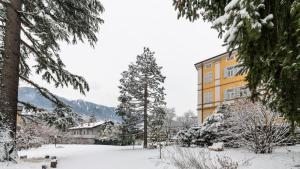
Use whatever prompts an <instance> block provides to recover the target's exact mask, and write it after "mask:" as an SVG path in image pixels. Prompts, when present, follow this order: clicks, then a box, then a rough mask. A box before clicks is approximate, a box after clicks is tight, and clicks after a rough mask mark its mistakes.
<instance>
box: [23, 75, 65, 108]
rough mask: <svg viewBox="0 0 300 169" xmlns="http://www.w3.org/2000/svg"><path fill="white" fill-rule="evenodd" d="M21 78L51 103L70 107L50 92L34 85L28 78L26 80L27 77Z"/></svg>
mask: <svg viewBox="0 0 300 169" xmlns="http://www.w3.org/2000/svg"><path fill="white" fill-rule="evenodd" d="M19 77H20V78H21V79H22V80H23V81H25V82H27V83H28V84H30V85H32V86H33V87H35V88H36V89H37V90H38V91H39V93H40V94H41V95H42V96H44V97H45V98H46V99H48V100H49V101H51V102H52V103H54V104H55V105H57V106H58V107H68V106H67V105H66V104H65V103H63V102H62V101H60V100H59V99H58V98H57V97H56V96H55V95H54V94H52V93H51V92H50V91H48V89H46V88H43V87H41V86H39V85H38V84H36V83H34V82H33V81H31V80H29V79H28V78H26V77H24V76H22V75H19Z"/></svg>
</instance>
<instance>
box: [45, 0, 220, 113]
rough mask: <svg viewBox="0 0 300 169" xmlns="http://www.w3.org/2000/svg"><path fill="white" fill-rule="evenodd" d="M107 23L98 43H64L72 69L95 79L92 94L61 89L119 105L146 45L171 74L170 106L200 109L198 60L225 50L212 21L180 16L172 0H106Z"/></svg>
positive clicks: (70, 94)
mask: <svg viewBox="0 0 300 169" xmlns="http://www.w3.org/2000/svg"><path fill="white" fill-rule="evenodd" d="M101 2H102V3H103V5H104V7H105V12H104V14H103V15H102V18H103V19H104V20H105V23H104V24H103V25H102V26H101V30H100V32H99V34H98V38H99V42H98V43H97V45H96V46H95V48H94V49H93V48H91V47H89V46H88V45H85V44H78V45H76V46H67V45H65V44H62V47H61V49H62V51H61V57H62V59H63V61H64V63H65V64H66V66H67V69H68V70H70V71H71V72H73V73H76V74H79V75H82V76H84V77H85V78H86V80H87V81H88V82H89V84H90V88H91V90H90V92H89V93H88V94H87V95H86V96H82V95H80V94H79V93H78V92H77V91H73V90H71V89H55V88H54V87H52V86H50V85H47V84H45V83H42V82H40V84H44V85H45V86H46V87H47V88H48V89H50V90H51V91H53V92H54V93H55V94H57V95H60V96H63V97H66V98H68V99H73V100H75V99H83V100H87V101H91V102H94V103H97V104H101V105H106V106H116V105H117V104H118V101H117V97H118V95H119V91H118V84H119V79H120V78H121V75H120V74H121V72H122V71H124V70H126V69H127V66H128V64H130V63H131V62H134V61H135V58H136V55H137V54H141V53H142V51H143V47H144V46H147V47H150V49H151V50H153V51H155V52H156V54H155V57H156V58H157V62H158V64H159V65H161V66H163V73H164V75H165V76H166V77H167V79H166V82H165V88H166V94H167V96H166V101H167V106H168V107H174V108H175V109H176V113H177V114H179V115H181V114H183V113H184V112H186V111H188V110H193V111H194V112H196V104H197V103H196V102H197V71H196V69H195V67H194V64H195V63H196V62H199V61H201V60H203V59H206V58H209V57H212V56H215V55H217V54H220V53H222V52H224V51H225V48H223V47H222V40H220V39H218V38H217V35H218V34H217V32H216V31H215V30H213V29H211V28H210V26H211V24H210V23H204V22H203V21H201V20H199V21H197V22H195V23H190V22H189V21H187V20H184V19H180V20H177V15H176V12H175V10H174V7H173V6H172V0H128V1H124V0H101Z"/></svg>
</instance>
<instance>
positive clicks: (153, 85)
mask: <svg viewBox="0 0 300 169" xmlns="http://www.w3.org/2000/svg"><path fill="white" fill-rule="evenodd" d="M161 69H162V67H160V66H158V65H157V63H156V59H155V57H154V52H151V51H150V49H149V48H144V52H143V53H142V54H141V55H138V56H137V60H136V62H135V63H131V64H130V65H129V67H128V70H127V71H124V72H123V73H122V78H121V79H120V86H119V89H120V93H121V96H120V97H119V101H120V105H119V106H118V109H117V110H118V111H117V112H118V114H119V115H120V116H121V117H122V119H123V125H125V126H127V127H128V129H129V130H130V131H127V132H129V133H130V134H131V133H132V131H135V128H137V127H138V125H140V127H142V125H141V123H144V126H143V127H144V131H143V133H144V147H145V148H146V147H147V139H148V126H149V123H148V120H149V118H150V117H151V116H152V115H154V116H155V118H154V119H152V120H161V119H156V118H158V114H159V113H160V112H161V111H158V110H160V109H159V108H160V107H161V106H163V105H165V102H164V99H165V93H164V87H163V86H162V84H163V83H164V80H165V77H164V76H163V75H162V73H161ZM149 113H150V117H149ZM154 116H153V117H154ZM153 122H154V121H153ZM128 129H127V130H128ZM131 135H132V134H131Z"/></svg>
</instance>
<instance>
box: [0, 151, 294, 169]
mask: <svg viewBox="0 0 300 169" xmlns="http://www.w3.org/2000/svg"><path fill="white" fill-rule="evenodd" d="M190 149H191V150H193V151H198V150H200V148H190ZM173 150H174V149H173V148H172V147H168V148H167V149H165V150H164V152H165V153H164V155H165V156H164V160H160V159H159V158H158V157H159V151H158V150H145V149H142V148H141V147H139V146H138V147H136V149H135V150H132V147H131V146H128V147H117V146H102V145H59V146H58V147H57V148H55V147H54V145H45V146H43V147H41V148H37V149H31V150H27V151H21V152H19V154H20V155H27V156H28V158H35V159H34V160H30V161H26V162H25V161H21V162H20V163H19V164H9V165H7V164H3V163H2V164H1V163H0V169H41V166H42V164H44V163H45V164H49V162H43V161H41V160H40V159H39V158H43V157H44V156H45V155H50V156H57V158H58V169H174V167H172V166H171V165H169V164H168V160H167V159H168V157H167V154H169V153H170V152H172V151H173ZM167 152H168V153H167ZM224 155H225V156H228V157H230V158H232V160H234V161H236V162H239V163H243V162H245V161H249V162H248V164H246V165H243V166H241V167H240V168H243V169H297V166H298V165H299V167H298V169H299V168H300V145H297V146H291V147H282V148H279V149H277V150H276V151H275V152H274V153H273V154H258V155H256V154H253V153H251V152H248V151H247V150H243V149H226V150H225V151H223V152H212V154H211V156H212V157H214V156H224Z"/></svg>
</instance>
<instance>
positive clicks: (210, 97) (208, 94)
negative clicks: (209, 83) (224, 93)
mask: <svg viewBox="0 0 300 169" xmlns="http://www.w3.org/2000/svg"><path fill="white" fill-rule="evenodd" d="M212 102H213V94H212V92H206V93H204V104H207V103H212Z"/></svg>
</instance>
